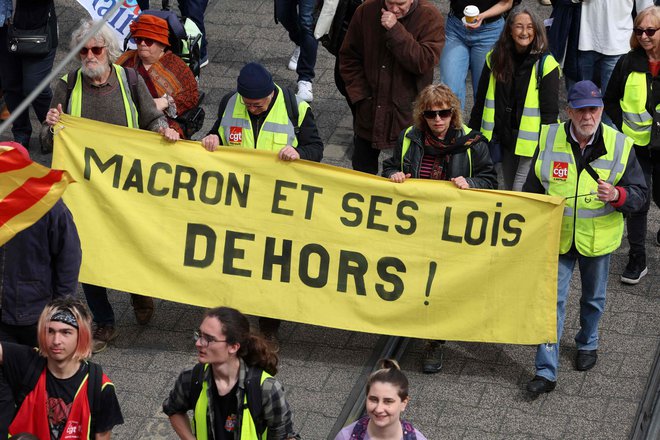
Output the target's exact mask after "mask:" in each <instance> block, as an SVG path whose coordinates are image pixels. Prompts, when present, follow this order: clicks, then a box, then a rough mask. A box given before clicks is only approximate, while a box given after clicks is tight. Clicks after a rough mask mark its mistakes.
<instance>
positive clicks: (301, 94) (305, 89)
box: [296, 81, 314, 102]
mask: <svg viewBox="0 0 660 440" xmlns="http://www.w3.org/2000/svg"><path fill="white" fill-rule="evenodd" d="M296 96H297V97H298V98H300V99H302V100H303V101H307V102H312V100H313V99H314V95H313V94H312V83H311V82H309V81H298V92H297V93H296Z"/></svg>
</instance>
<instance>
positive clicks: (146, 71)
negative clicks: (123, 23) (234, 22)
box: [117, 14, 199, 138]
mask: <svg viewBox="0 0 660 440" xmlns="http://www.w3.org/2000/svg"><path fill="white" fill-rule="evenodd" d="M130 29H131V36H132V37H133V41H135V44H136V45H137V49H136V50H129V51H127V52H125V53H124V54H123V55H121V56H120V57H119V59H118V60H117V64H119V65H120V66H123V67H130V68H133V69H135V70H136V71H137V73H138V74H139V75H140V76H141V77H142V78H143V79H144V82H145V83H146V84H147V88H148V89H149V93H151V96H152V97H153V98H154V103H155V104H156V107H157V108H158V110H160V111H162V112H163V114H164V115H165V116H166V117H167V123H168V125H169V126H170V128H173V129H174V130H176V131H177V132H178V133H179V136H180V137H182V138H183V137H184V133H183V130H182V129H181V126H180V125H179V124H178V123H177V122H176V121H175V118H176V117H177V116H178V115H181V114H183V113H184V112H186V111H188V110H190V109H192V108H195V106H197V104H198V102H199V91H198V90H197V81H196V80H195V77H194V75H193V73H192V71H191V70H190V69H189V68H188V66H187V65H186V63H184V62H183V60H181V58H179V57H178V56H176V55H175V54H174V53H172V52H171V51H169V50H168V46H169V45H170V43H169V28H168V26H167V21H166V20H164V19H162V18H160V17H156V16H154V15H148V14H142V15H140V17H139V18H138V19H137V20H135V21H134V22H132V23H131V25H130Z"/></svg>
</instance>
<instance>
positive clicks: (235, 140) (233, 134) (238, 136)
mask: <svg viewBox="0 0 660 440" xmlns="http://www.w3.org/2000/svg"><path fill="white" fill-rule="evenodd" d="M242 141H243V127H229V145H240V143H241V142H242Z"/></svg>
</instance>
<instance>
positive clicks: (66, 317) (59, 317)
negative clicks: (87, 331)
mask: <svg viewBox="0 0 660 440" xmlns="http://www.w3.org/2000/svg"><path fill="white" fill-rule="evenodd" d="M50 320H51V322H52V321H56V322H63V323H65V324H69V325H70V326H71V327H75V328H78V321H77V320H76V317H75V316H73V313H71V311H70V310H68V309H63V310H58V311H57V312H55V314H53V316H51V317H50Z"/></svg>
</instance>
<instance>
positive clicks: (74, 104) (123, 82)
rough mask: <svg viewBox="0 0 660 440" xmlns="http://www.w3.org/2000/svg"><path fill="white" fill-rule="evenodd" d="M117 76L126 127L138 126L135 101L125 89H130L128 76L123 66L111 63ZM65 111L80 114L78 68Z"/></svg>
mask: <svg viewBox="0 0 660 440" xmlns="http://www.w3.org/2000/svg"><path fill="white" fill-rule="evenodd" d="M112 67H114V69H115V72H116V74H117V78H118V79H119V81H117V82H118V83H119V89H120V90H121V97H122V100H123V101H124V111H125V112H126V126H127V127H128V128H139V127H140V125H139V124H138V112H137V108H136V107H135V103H134V102H133V99H132V98H131V95H130V94H129V93H126V91H127V90H129V91H130V85H129V84H128V78H127V76H126V71H125V70H124V68H123V67H121V66H118V65H117V64H113V65H112ZM68 76H69V75H68V74H67V75H64V76H63V77H62V80H63V81H65V82H66V81H67V78H68ZM66 112H67V113H68V114H70V115H71V116H78V117H80V116H82V73H81V71H80V69H78V71H77V72H76V84H75V85H74V86H73V90H72V91H71V96H70V97H69V103H68V104H67V107H66Z"/></svg>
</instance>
